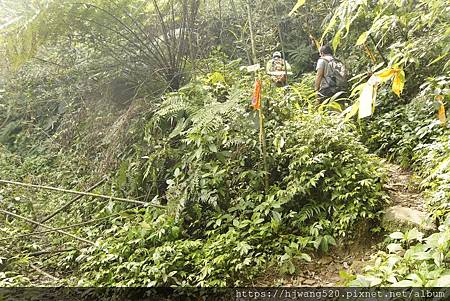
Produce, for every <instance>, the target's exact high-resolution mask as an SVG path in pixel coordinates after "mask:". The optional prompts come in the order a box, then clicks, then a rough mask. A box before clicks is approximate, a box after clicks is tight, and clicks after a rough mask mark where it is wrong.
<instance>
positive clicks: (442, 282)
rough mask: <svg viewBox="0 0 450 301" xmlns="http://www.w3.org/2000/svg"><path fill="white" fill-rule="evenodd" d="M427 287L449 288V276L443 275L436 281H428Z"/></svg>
mask: <svg viewBox="0 0 450 301" xmlns="http://www.w3.org/2000/svg"><path fill="white" fill-rule="evenodd" d="M427 286H433V287H449V286H450V275H445V276H442V277H440V278H438V279H436V280H433V281H430V282H428V283H427Z"/></svg>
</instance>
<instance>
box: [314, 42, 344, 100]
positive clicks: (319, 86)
mask: <svg viewBox="0 0 450 301" xmlns="http://www.w3.org/2000/svg"><path fill="white" fill-rule="evenodd" d="M319 53H320V58H319V60H318V61H317V66H316V71H317V73H316V81H315V85H314V87H315V90H316V92H317V97H318V99H319V101H320V102H323V101H324V100H325V99H326V98H329V97H331V96H333V95H335V94H336V93H338V92H345V91H346V90H347V79H346V71H345V66H344V64H343V63H342V62H341V61H340V60H338V59H336V58H335V57H334V56H333V51H332V50H331V47H330V46H329V45H324V46H322V47H320V50H319Z"/></svg>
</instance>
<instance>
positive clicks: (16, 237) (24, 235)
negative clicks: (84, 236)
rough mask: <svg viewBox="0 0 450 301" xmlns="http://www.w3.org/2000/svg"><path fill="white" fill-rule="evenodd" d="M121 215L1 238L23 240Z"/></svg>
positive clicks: (1, 239) (0, 239) (2, 239)
mask: <svg viewBox="0 0 450 301" xmlns="http://www.w3.org/2000/svg"><path fill="white" fill-rule="evenodd" d="M117 215H120V213H116V214H112V215H108V216H105V217H102V218H98V219H91V220H88V221H85V222H82V223H79V224H74V225H70V226H65V227H61V228H53V229H52V230H45V231H39V232H32V233H27V234H21V235H17V236H9V237H5V238H0V241H4V240H15V239H18V238H22V237H29V236H35V235H40V234H45V233H50V232H57V231H58V230H66V229H70V228H75V227H79V226H85V225H88V224H92V223H95V222H99V221H102V220H105V219H110V218H111V217H114V216H117Z"/></svg>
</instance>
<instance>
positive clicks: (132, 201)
mask: <svg viewBox="0 0 450 301" xmlns="http://www.w3.org/2000/svg"><path fill="white" fill-rule="evenodd" d="M0 183H5V184H13V185H18V186H25V187H33V188H40V189H47V190H54V191H60V192H66V193H73V194H79V195H88V196H93V197H96V198H103V199H108V200H115V201H121V202H126V203H133V204H140V205H145V206H147V205H150V206H153V207H157V208H166V207H165V206H161V205H157V204H151V203H146V202H141V201H136V200H131V199H125V198H119V197H114V196H109V195H103V194H96V193H91V192H82V191H76V190H69V189H63V188H57V187H51V186H43V185H34V184H27V183H21V182H15V181H8V180H0Z"/></svg>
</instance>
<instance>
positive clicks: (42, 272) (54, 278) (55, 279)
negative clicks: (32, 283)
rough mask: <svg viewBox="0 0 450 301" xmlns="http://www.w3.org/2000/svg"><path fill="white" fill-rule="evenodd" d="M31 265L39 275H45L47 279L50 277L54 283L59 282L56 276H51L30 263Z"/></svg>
mask: <svg viewBox="0 0 450 301" xmlns="http://www.w3.org/2000/svg"><path fill="white" fill-rule="evenodd" d="M29 265H30V268H32V269H33V270H35V271H36V272H38V273H40V274H42V275H44V276H45V277H48V278H50V279H52V280H53V281H59V279H58V278H56V277H55V276H53V275H50V274H49V273H47V272H45V271H43V270H41V269H40V268H38V267H37V266H35V265H34V264H32V263H30V264H29Z"/></svg>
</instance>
